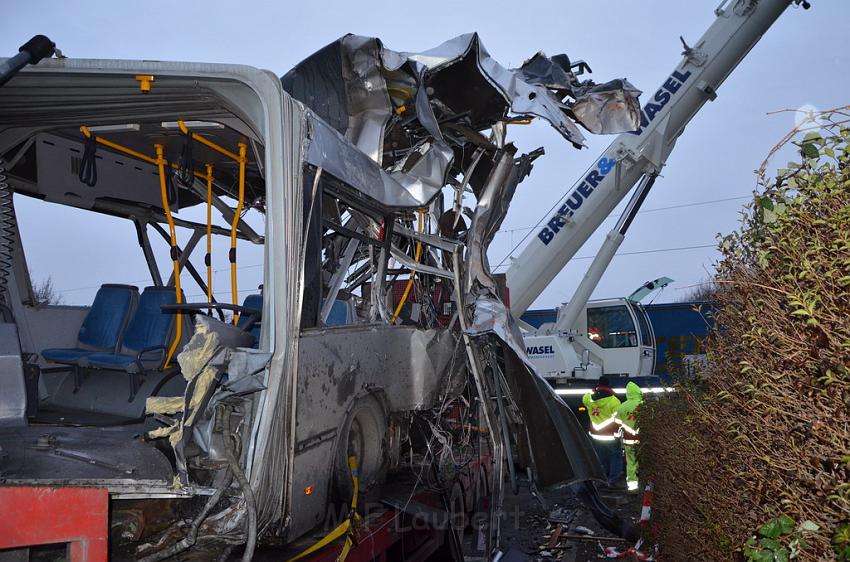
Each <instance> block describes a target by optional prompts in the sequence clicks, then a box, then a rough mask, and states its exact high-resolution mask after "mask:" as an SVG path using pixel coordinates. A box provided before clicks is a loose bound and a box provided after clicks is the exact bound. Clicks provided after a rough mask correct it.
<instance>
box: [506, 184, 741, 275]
mask: <svg viewBox="0 0 850 562" xmlns="http://www.w3.org/2000/svg"><path fill="white" fill-rule="evenodd" d="M751 198H752V196H751V195H741V196H738V197H725V198H723V199H710V200H708V201H695V202H693V203H682V204H681V205H669V206H667V207H656V208H653V209H643V210H640V211H638V212H637V214H638V215H640V214H642V213H654V212H657V211H668V210H670V209H682V208H685V207H696V206H698V205H710V204H712V203H723V202H726V201H740V200H743V199H751ZM562 200H563V197H562V198H560V199H558V200H557V201H555V204H554V205H552V206H551V207H550V208H549V210H548V211H546V213H545V214H544V215H543V217H542V218H541V219H540V220H539V221H537V223H536V224H535V225H534V226H525V227H522V228H513V229H505V230H499V231H498V232H523V231H528V232H527V233H526V235H525V236H523V237H522V239H521V240H520V241H519V242H517V243H516V245H514V247H513V248H511V251H510V252H508V253H507V254H506V255H505V257H503V258H502V259H501V260H500V261H499V263H498V265H496V267H495V268H493V269H498V268H500V267H502V265H504V263H505V261H507V260H508V259H509V258H510V257H511V256H513V255H514V252H516V251H517V249H518V248H519V247H520V246H522V244H523V242H525V241H526V240H527V239H528V237H529V236H530V235H531V231H533V230H534V229H536V228H537V227H539V226H540V225H541V224H543V221H544V220H546V219H547V218H548V217H549V216H550V215H551V214H552V211H554V210H555V207H557V206H558V205H559V204H560V203H561V201H562ZM612 217H614V213H611V214H609V215H608V216H607V217H605V220H608V219H610V218H612ZM621 255H625V254H621ZM573 259H578V258H573Z"/></svg>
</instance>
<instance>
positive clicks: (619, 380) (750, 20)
mask: <svg viewBox="0 0 850 562" xmlns="http://www.w3.org/2000/svg"><path fill="white" fill-rule="evenodd" d="M792 4H794V5H801V6H802V7H803V8H808V7H809V5H808V3H807V2H797V1H792V0H724V1H723V2H721V4H720V5H719V6H718V7H717V8H716V9H715V11H714V13H715V15H716V19H715V20H714V22H713V23H712V25H711V26H710V27H709V28H708V30H707V31H706V32H705V33H704V34H703V36H702V37H701V38H700V39H699V40H698V41H697V42H696V43H695V44H693V46H689V45H688V44H687V43H686V42H685V40H684V39H681V41H682V45H683V46H684V52H683V58H682V60H681V62H680V63H679V64H678V65H677V66H676V67H675V68H674V69H673V71H672V72H671V73H670V74H669V75H668V76H667V77H666V78H665V79H664V82H663V83H662V84H661V87H659V88H658V89H657V90H655V91H654V92H653V93H652V94H651V95H650V96H649V100H648V101H647V102H646V104H645V105H644V106H643V108H642V110H641V115H640V118H641V121H640V127H639V128H638V129H636V130H634V131H629V132H625V133H622V134H620V135H619V136H618V137H617V138H616V139H615V140H614V141H613V142H612V143H611V145H610V146H609V147H608V148H607V149H606V150H605V151H604V152H603V153H602V155H601V156H600V157H599V158H598V159H596V161H595V162H594V163H593V164H592V165H591V167H590V169H589V170H587V171H586V172H585V174H583V175H582V177H581V178H580V179H579V180H578V181H577V182H576V184H575V185H573V187H572V188H571V189H570V190H569V191H568V192H567V193H566V194H565V195H564V196H563V198H562V199H561V200H560V201H559V202H558V203H557V204H556V205H555V206H554V207H553V209H554V212H553V213H552V214H551V215H550V216H548V217H545V219H544V221H541V222H543V224H542V226H540V228H539V230H537V231H536V233H535V236H533V237H532V238H531V240H530V241H529V243H528V245H527V246H526V247H525V248H524V249H523V251H522V252H521V253H520V254H519V255H518V256H517V257H516V258H515V259H513V260H512V261H511V263H510V266H509V268H508V269H507V272H506V275H507V285H508V288H509V289H510V301H511V302H510V304H511V313H512V314H513V315H514V317H515V318H517V319H520V318H521V317H522V315H523V314H524V313H525V312H526V311H527V310H528V308H529V307H530V306H531V305H532V303H533V302H534V301H535V299H537V297H539V296H540V294H541V293H542V291H543V290H544V289H545V288H546V287H547V286H548V285H549V284H550V283H551V282H552V280H553V279H554V278H555V276H556V275H557V274H558V272H560V271H561V270H562V269H563V268H564V266H565V265H566V264H567V263H568V262H569V261H570V259H571V258H572V257H573V256H574V255H575V253H576V252H577V251H578V249H579V248H581V247H582V245H584V243H585V242H586V241H587V240H588V238H589V237H590V236H591V235H592V234H593V233H594V232H595V231H596V230H597V228H598V227H599V226H600V224H601V223H602V221H603V220H605V218H607V217H608V215H609V214H610V213H611V212H612V211H613V210H614V208H615V207H616V206H617V205H618V204H619V203H620V202H621V201H622V200H623V199H624V198H625V197H626V195H628V194H629V192H631V197H630V199H629V201H628V203H627V204H626V206H625V208H624V209H623V212H622V214H621V215H620V217H619V219H618V220H617V223H616V224H615V225H614V228H613V229H611V231H610V232H608V234H607V235H606V237H605V240H604V242H603V244H602V246H601V248H600V249H599V251H598V252H597V254H596V256H595V257H594V259H593V262H592V263H591V265H590V266H589V267H588V269H587V272H586V273H585V275H584V277H583V279H582V280H581V282H580V283H579V285H578V287H577V288H576V290H575V292H574V294H573V296H572V298H571V299H570V300H569V302H568V303H567V304H565V305H563V306H562V307H560V309H559V310H558V311H557V317H556V319H555V321H554V322H547V323H544V324H542V325H540V326H538V327H536V328H535V327H534V326H531V325H529V324H527V323H526V324H525V325H524V328H525V331H524V334H523V339H524V340H525V344H526V350H527V352H528V355H529V357H530V358H531V360H532V361H533V362H534V364H535V366H536V367H537V369H538V371H539V372H540V373H541V374H543V376H545V377H546V378H547V379H548V380H549V381H550V382H551V383H552V384H553V385H554V386H555V388H556V392H558V393H559V394H562V395H572V394H583V393H584V392H586V391H587V387H588V381H589V380H595V379H597V378H598V377H599V376H600V375H602V374H605V375H607V376H608V377H609V378H611V379H612V384H613V385H614V387H615V389H617V390H619V391H620V392H625V389H624V387H625V383H626V380H627V379H628V378H629V377H651V376H652V375H654V373H655V354H656V350H655V340H654V335H653V333H652V328H651V324H650V322H649V321H648V319H647V315H646V312H645V311H644V310H643V309H642V307H641V306H640V304H639V303H636V302H634V300H633V299H629V298H625V299H623V298H620V299H607V300H604V301H596V302H589V298H590V296H591V294H592V293H593V290H594V289H595V288H596V286H597V284H598V283H599V280H600V279H601V278H602V275H603V274H604V273H605V270H606V269H607V267H608V265H609V264H610V263H611V259H612V258H613V257H614V255H615V254H616V252H617V249H618V248H619V247H620V245H621V244H622V242H623V240H624V238H625V235H626V232H627V230H628V229H629V226H630V225H631V224H632V222H633V221H634V219H635V215H636V214H637V213H638V211H639V210H640V207H641V204H642V203H643V202H644V200H645V199H646V197H647V195H648V194H649V191H650V189H651V188H652V185H653V184H654V183H655V181H656V179H657V177H658V175H659V174H660V173H661V170H662V168H663V167H664V165H665V164H666V162H667V159H668V158H669V156H670V153H671V152H672V151H673V148H674V146H675V144H676V140H677V139H678V138H679V136H680V135H681V134H682V132H684V130H685V127H686V126H687V124H688V123H689V122H690V121H691V119H693V118H694V117H695V116H696V115H697V113H698V112H699V110H700V109H701V108H702V106H703V105H704V104H705V103H706V102H707V101H711V100H714V99H715V98H716V97H717V89H718V88H719V87H720V85H721V84H722V83H723V81H724V80H725V79H726V78H727V77H728V76H729V74H731V72H732V71H733V70H734V69H735V67H736V66H738V64H739V63H740V62H741V60H743V59H744V57H745V56H746V55H747V53H749V51H750V49H752V48H753V46H755V44H756V43H757V42H758V41H759V39H761V37H762V35H763V34H764V33H765V32H766V31H767V30H768V29H769V28H770V27H771V25H773V23H774V22H775V21H776V20H777V18H779V16H780V15H781V14H782V13H783V12H784V11H785V10H786V8H788V7H789V6H791V5H792ZM635 186H636V187H635ZM633 188H634V189H633ZM661 283H662V282H660V281H656V282H650V283H649V284H648V285H649V286H651V287H648V288H655V287H656V286H660V284H661ZM653 384H654V385H655V388H654V389H657V390H662V391H663V389H664V387H662V386H658V384H659V383H658V380H657V379H650V385H653Z"/></svg>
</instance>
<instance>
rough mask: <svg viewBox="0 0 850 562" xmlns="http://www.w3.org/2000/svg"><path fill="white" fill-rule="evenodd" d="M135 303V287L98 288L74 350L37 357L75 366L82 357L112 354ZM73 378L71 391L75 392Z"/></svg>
mask: <svg viewBox="0 0 850 562" xmlns="http://www.w3.org/2000/svg"><path fill="white" fill-rule="evenodd" d="M138 300H139V288H138V287H134V286H133V285H118V284H113V283H107V284H104V285H102V286H101V287H100V289H98V291H97V294H96V295H95V297H94V302H92V305H91V308H90V309H89V311H88V314H86V317H85V319H84V320H83V324H82V326H81V327H80V331H79V333H78V334H77V347H75V348H49V349H45V350H42V352H41V356H42V357H43V358H44V359H46V360H47V361H51V362H53V363H60V364H63V365H69V366H71V367H76V366H77V365H78V363H79V361H80V360H81V359H83V358H85V357H88V356H90V355H93V354H95V353H100V352H109V351H115V350H116V349H118V346H119V345H120V343H121V336H122V335H123V333H124V330H125V329H126V327H127V322H128V321H129V319H130V316H131V314H132V312H133V310H134V308H135V306H136V303H137V302H138ZM77 379H78V377H76V378H75V385H74V386H75V390H78V389H79V380H77Z"/></svg>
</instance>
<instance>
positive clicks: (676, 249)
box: [495, 244, 717, 269]
mask: <svg viewBox="0 0 850 562" xmlns="http://www.w3.org/2000/svg"><path fill="white" fill-rule="evenodd" d="M716 247H717V244H700V245H697V246H679V247H676V248H650V249H648V250H635V251H633V252H617V253H616V254H614V257H615V258H616V257H619V256H636V255H638V254H657V253H661V252H680V251H682V250H698V249H701V248H716ZM595 257H596V256H578V257H575V258H572V260H570V261H573V260H592V259H593V258H595ZM500 267H502V265H501V264H499V265H497V266H496V267H495V269H498V268H500Z"/></svg>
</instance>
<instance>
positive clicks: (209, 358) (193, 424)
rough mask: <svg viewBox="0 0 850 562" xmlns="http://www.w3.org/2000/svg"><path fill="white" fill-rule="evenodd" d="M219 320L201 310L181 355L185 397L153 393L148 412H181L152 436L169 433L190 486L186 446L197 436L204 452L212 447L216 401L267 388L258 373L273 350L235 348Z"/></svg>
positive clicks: (180, 469)
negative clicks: (224, 337)
mask: <svg viewBox="0 0 850 562" xmlns="http://www.w3.org/2000/svg"><path fill="white" fill-rule="evenodd" d="M217 324H222V323H221V322H219V321H217V320H215V319H212V318H209V317H206V316H198V319H197V322H196V324H195V332H194V334H193V336H192V339H191V340H189V342H188V343H187V344H186V346H185V347H184V348H183V351H181V352H180V354H179V355H178V356H177V362H178V363H179V365H180V370H181V374H182V375H183V377H184V378H185V379H186V381H187V382H188V384H187V385H186V391H185V393H184V395H183V396H182V397H179V396H175V397H150V398H148V399H147V402H146V412H147V413H149V414H151V413H159V414H182V415H181V416H180V417H179V419H175V420H174V422H173V423H172V424H170V425H168V426H165V427H162V428H159V429H156V430H153V431H151V432H150V433H149V436H150V437H151V438H158V437H168V440H169V442H170V443H171V446H172V447H173V449H174V454H175V458H176V464H177V473H178V474H177V478H178V481H179V482H180V485H181V486H188V485H189V484H190V482H189V475H188V469H187V464H186V446H187V445H188V444H189V442H190V441H192V440H194V442H195V443H196V444H197V445H198V446H199V447H200V448H201V450H203V451H204V452H206V453H210V452H211V441H212V433H213V428H214V426H215V411H216V410H215V406H216V404H218V403H219V402H221V401H222V400H224V399H225V398H228V397H231V396H237V395H243V394H250V393H253V392H257V391H259V390H263V389H265V388H266V387H265V385H264V384H263V383H262V381H261V379H260V377H261V376H262V375H263V374H264V369H265V368H266V366H267V364H268V361H269V358H270V354H268V353H263V352H260V351H255V350H248V349H245V350H240V351H235V350H233V349H232V348H228V347H224V346H222V345H221V344H220V337H219V333H220V332H219V331H218V330H217V328H218V327H217V326H216V325H217Z"/></svg>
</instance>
